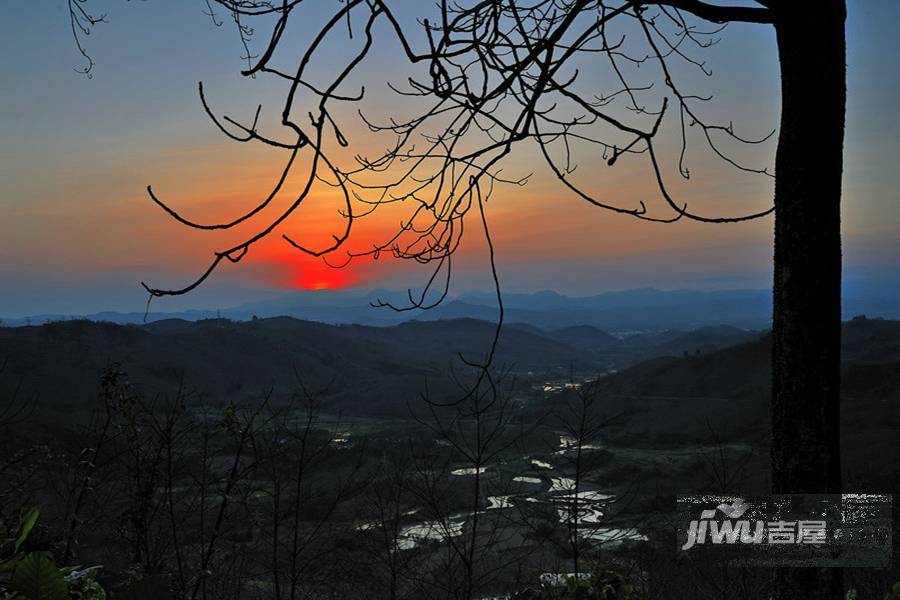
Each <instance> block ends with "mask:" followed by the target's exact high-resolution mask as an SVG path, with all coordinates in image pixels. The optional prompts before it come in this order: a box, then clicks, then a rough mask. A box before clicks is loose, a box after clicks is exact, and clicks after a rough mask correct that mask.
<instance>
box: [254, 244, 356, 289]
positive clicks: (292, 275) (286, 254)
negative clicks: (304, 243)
mask: <svg viewBox="0 0 900 600" xmlns="http://www.w3.org/2000/svg"><path fill="white" fill-rule="evenodd" d="M279 246H281V244H267V245H266V246H264V247H260V248H259V249H258V252H257V253H256V256H255V257H254V258H253V262H255V263H258V264H259V263H262V265H264V266H265V267H268V268H264V269H263V271H267V272H269V273H270V276H269V278H270V280H274V283H276V284H277V285H278V286H279V287H283V288H288V289H292V290H335V289H340V288H344V287H347V286H350V285H354V284H356V283H359V276H358V275H357V274H356V273H354V272H353V271H352V270H351V269H352V268H353V267H352V265H348V266H347V267H344V268H340V269H337V268H333V267H330V266H328V264H326V263H325V261H324V260H322V259H321V258H317V257H315V256H310V255H309V254H305V253H303V252H300V251H299V250H295V249H293V248H291V247H289V246H285V247H279Z"/></svg>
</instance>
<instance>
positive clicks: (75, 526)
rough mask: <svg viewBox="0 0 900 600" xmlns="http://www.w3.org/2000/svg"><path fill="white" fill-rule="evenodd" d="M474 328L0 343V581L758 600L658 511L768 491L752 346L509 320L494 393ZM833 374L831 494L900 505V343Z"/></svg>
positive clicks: (754, 577)
mask: <svg viewBox="0 0 900 600" xmlns="http://www.w3.org/2000/svg"><path fill="white" fill-rule="evenodd" d="M490 334H491V326H490V325H489V324H486V323H483V322H479V321H472V320H463V321H447V322H433V323H407V324H404V325H401V326H398V327H391V328H366V327H359V326H343V327H336V326H327V325H322V324H317V323H310V322H303V321H296V320H293V319H262V320H255V321H248V322H242V323H234V322H228V321H224V320H211V321H205V322H199V323H189V322H185V321H168V322H158V323H154V324H151V325H148V326H141V327H138V326H118V325H110V324H104V323H94V322H87V321H75V322H63V323H54V324H49V325H44V326H41V327H22V328H0V354H2V356H3V357H6V358H5V362H4V363H3V364H4V367H3V372H2V374H0V398H2V401H3V404H2V408H0V419H2V430H0V457H2V458H0V527H2V531H0V537H2V538H3V539H7V540H8V542H7V543H6V544H4V546H3V548H2V550H0V552H2V554H0V561H3V566H2V567H0V569H2V573H0V578H2V579H0V582H2V583H0V585H2V586H4V587H5V588H6V589H7V590H8V592H7V593H8V594H9V595H11V597H24V598H42V599H43V598H47V599H55V598H68V597H73V598H83V599H89V598H103V597H111V598H126V599H132V598H134V599H137V598H163V599H164V598H173V599H174V598H178V599H181V598H191V599H199V598H202V599H204V600H205V599H213V598H216V599H218V598H261V599H262V598H266V599H269V598H272V599H279V600H281V599H291V600H294V599H298V598H351V599H353V598H360V599H363V598H389V599H400V598H408V599H417V598H423V599H424V598H466V599H469V598H486V597H504V598H505V597H513V598H553V597H572V598H604V599H613V598H615V599H630V600H636V599H649V598H666V599H668V598H685V599H687V598H728V599H732V598H734V599H751V598H768V597H769V595H770V594H771V592H772V590H771V583H770V580H771V573H770V572H769V571H768V570H766V569H760V568H750V567H745V566H740V565H737V564H729V563H727V562H724V561H723V562H721V563H718V564H715V563H709V562H705V563H703V564H699V563H696V562H692V561H688V560H686V559H685V558H684V556H683V555H679V554H678V553H677V552H676V544H675V535H674V527H675V523H673V522H672V521H671V512H672V508H673V498H674V495H675V494H676V493H689V492H690V493H693V492H724V493H747V494H752V493H765V492H766V491H767V490H768V488H769V483H770V482H769V479H768V473H769V458H768V439H769V432H768V426H767V423H768V420H767V408H766V407H767V394H768V381H769V377H770V374H769V347H768V346H769V343H770V341H769V337H768V335H767V334H764V333H759V332H745V331H741V330H736V329H734V328H727V327H722V328H705V329H702V330H698V331H694V332H674V333H673V332H648V333H644V334H640V335H635V336H633V337H630V338H627V339H624V340H622V339H619V338H615V337H612V336H609V335H607V334H605V333H604V332H602V331H600V330H597V329H593V328H567V329H565V330H554V331H543V330H538V329H535V328H529V327H526V326H520V327H515V326H513V327H510V328H508V329H507V330H506V332H505V334H504V338H503V340H504V343H503V345H502V346H501V348H500V350H499V353H498V357H497V364H498V365H499V364H502V365H505V368H504V369H502V372H500V373H498V376H497V381H499V384H498V386H497V387H496V388H491V387H490V386H484V385H482V386H480V387H473V385H474V384H473V381H472V379H471V377H470V376H469V375H468V374H467V372H466V370H465V369H464V365H463V364H462V363H461V362H460V361H459V358H458V357H457V351H461V352H462V353H463V355H465V354H466V353H467V352H475V351H476V350H477V349H478V348H479V347H483V345H484V340H485V339H487V338H489V336H490ZM843 357H844V365H843V371H844V388H843V394H844V397H843V405H842V411H843V412H842V431H843V435H844V445H843V447H844V454H845V456H844V469H845V473H844V479H845V481H846V482H847V486H846V487H847V490H848V491H857V492H891V491H893V492H896V491H898V490H900V465H898V463H897V461H896V456H897V451H896V448H897V437H896V431H897V427H898V410H897V408H896V407H897V406H898V401H900V323H898V322H894V321H882V320H877V319H856V320H853V321H851V322H849V323H847V324H845V326H844V350H843ZM454 361H455V362H454ZM473 389H474V390H475V391H474V392H473V393H466V392H469V391H471V390H473ZM898 537H900V536H898V535H897V534H896V532H895V539H897V538H898ZM896 555H897V553H896V552H895V556H896ZM59 567H63V568H62V569H60V568H59ZM846 575H847V578H846V579H847V585H848V586H852V587H853V589H854V590H855V592H854V593H855V594H856V596H855V597H856V598H859V599H863V598H877V599H879V600H881V599H883V598H884V597H885V596H884V594H885V592H886V591H887V590H889V589H890V586H891V584H892V583H893V582H895V581H897V580H898V579H900V575H898V570H897V568H896V561H895V568H894V569H893V570H853V571H850V570H848V572H847V574H846ZM15 594H19V595H18V596H16V595H15Z"/></svg>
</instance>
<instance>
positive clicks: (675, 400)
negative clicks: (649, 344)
mask: <svg viewBox="0 0 900 600" xmlns="http://www.w3.org/2000/svg"><path fill="white" fill-rule="evenodd" d="M702 334H703V332H702V331H700V332H698V335H702ZM688 337H694V336H693V334H688ZM770 344H771V336H770V334H768V333H766V334H762V335H759V334H757V336H756V339H754V340H753V341H750V342H746V343H742V344H738V345H736V346H731V347H727V348H724V349H720V350H716V351H712V352H707V353H701V354H699V355H693V354H690V355H688V356H677V357H676V356H669V357H658V358H653V359H651V360H648V361H645V362H642V363H640V364H637V365H635V366H632V367H630V368H627V369H625V370H623V371H622V372H620V373H618V374H615V375H612V376H610V377H607V378H604V379H603V380H601V381H600V382H598V384H597V385H598V389H599V390H600V393H601V394H602V395H603V398H604V402H605V410H606V411H607V412H608V413H609V414H622V415H624V418H623V421H622V423H623V424H622V426H621V429H620V430H619V432H618V434H617V435H618V436H621V437H627V441H628V442H632V443H633V442H635V440H648V443H651V442H650V441H651V440H652V443H655V444H665V443H667V442H670V443H676V444H684V443H685V440H696V441H702V440H707V441H709V440H711V439H713V438H714V437H718V438H719V439H721V440H724V441H725V442H727V443H735V442H741V443H748V444H753V445H757V446H759V448H760V449H759V450H758V451H762V452H764V451H765V447H767V445H768V439H769V425H768V397H769V394H770V385H771V383H770V378H771V358H770ZM841 396H842V403H841V419H842V440H843V441H842V444H843V450H842V452H843V454H844V456H845V459H846V460H845V465H844V470H845V473H846V474H847V481H848V482H853V481H859V482H864V483H865V486H866V487H865V489H879V490H881V491H885V490H888V491H889V490H897V489H900V465H897V464H896V461H893V462H892V461H886V460H885V459H886V457H889V456H894V455H895V454H896V429H897V427H898V426H900V322H898V321H887V320H882V319H862V318H860V319H854V320H851V321H849V322H846V323H845V324H844V326H843V344H842V389H841ZM875 484H877V486H876V487H872V486H873V485H875ZM861 485H862V484H861ZM878 486H880V487H878ZM848 489H849V488H848Z"/></svg>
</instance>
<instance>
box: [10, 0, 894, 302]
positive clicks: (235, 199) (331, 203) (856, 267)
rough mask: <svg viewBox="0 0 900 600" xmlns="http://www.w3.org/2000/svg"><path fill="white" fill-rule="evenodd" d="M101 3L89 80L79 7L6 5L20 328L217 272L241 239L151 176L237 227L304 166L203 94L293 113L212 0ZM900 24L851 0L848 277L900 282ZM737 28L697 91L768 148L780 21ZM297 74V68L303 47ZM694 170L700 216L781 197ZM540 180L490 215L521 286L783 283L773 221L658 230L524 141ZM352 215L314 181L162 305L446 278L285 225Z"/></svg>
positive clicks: (374, 235)
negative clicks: (587, 194) (260, 233)
mask: <svg viewBox="0 0 900 600" xmlns="http://www.w3.org/2000/svg"><path fill="white" fill-rule="evenodd" d="M91 2H92V6H93V8H92V10H93V11H94V12H95V13H103V12H107V13H108V15H109V17H108V21H109V22H108V23H105V24H102V25H101V26H99V27H98V28H97V29H96V30H95V31H94V33H92V35H91V36H89V37H88V38H86V40H85V41H86V44H87V48H88V49H89V51H90V53H91V55H92V56H93V57H94V59H95V60H96V66H95V70H94V75H93V77H92V78H90V79H88V78H87V77H85V76H84V75H81V74H79V73H77V72H75V70H74V68H75V67H79V66H81V65H82V64H83V63H82V59H81V57H80V55H79V54H78V53H77V50H76V48H75V46H74V43H73V40H72V36H71V31H70V29H69V27H70V24H69V21H68V13H67V10H66V2H65V1H64V0H41V1H39V2H29V3H15V4H10V5H9V6H5V7H4V8H3V23H4V30H3V35H2V38H0V39H2V42H0V43H2V44H3V50H4V52H3V55H4V57H5V60H4V61H3V63H2V66H0V69H2V80H3V84H2V85H0V106H2V110H0V131H2V135H0V209H2V211H0V237H2V240H3V243H2V245H0V316H21V315H25V314H38V313H43V312H60V313H68V314H79V313H88V312H95V311H99V310H127V311H134V310H141V309H142V307H143V303H144V301H145V300H146V295H145V294H144V292H143V291H142V290H141V288H140V286H139V282H140V281H142V280H145V281H148V282H150V283H152V284H154V285H159V286H163V287H180V286H182V285H184V284H186V283H188V282H189V281H190V280H191V279H192V278H194V277H195V276H196V275H197V274H199V273H201V272H202V271H203V270H204V269H205V267H206V265H207V264H208V263H209V260H210V258H211V257H212V253H213V251H215V250H218V249H221V248H224V247H227V244H228V243H229V241H231V242H233V241H234V240H235V239H237V238H236V237H235V236H239V235H241V232H235V233H225V234H220V233H218V232H203V231H194V230H190V229H186V228H185V227H184V226H182V225H180V224H178V223H176V222H174V221H173V220H172V219H171V218H170V217H168V216H167V215H166V214H164V213H163V212H162V211H161V210H160V209H159V208H158V207H157V206H155V205H154V204H153V203H152V202H151V201H150V200H149V199H148V197H147V195H146V192H145V188H146V186H147V185H148V184H152V185H153V187H154V189H155V190H156V191H157V192H158V193H159V194H160V195H162V196H163V197H164V198H165V199H166V201H168V202H169V203H170V204H171V205H172V206H175V207H177V208H178V209H179V210H181V211H183V212H184V213H185V214H186V215H187V216H190V217H192V218H195V219H198V220H204V221H206V220H215V218H219V219H221V218H231V217H234V216H236V215H238V214H241V213H242V212H243V211H246V210H247V209H249V208H250V207H251V206H252V205H253V204H254V203H255V202H256V201H258V198H260V197H261V196H264V195H265V194H266V193H267V191H268V189H269V188H270V187H271V186H272V184H273V182H274V179H275V178H277V176H278V173H279V170H280V167H281V165H282V163H283V161H284V153H283V151H278V150H273V149H271V148H262V147H254V146H251V145H249V144H238V143H235V142H232V141H230V140H228V139H226V138H225V137H224V136H222V134H221V132H219V131H218V130H217V129H216V128H215V127H214V126H213V125H212V123H211V122H210V121H209V119H208V118H207V117H206V116H205V114H204V113H203V110H202V107H201V105H200V102H199V100H198V96H197V82H198V81H200V80H202V81H203V82H204V85H205V86H206V90H207V94H208V97H209V100H210V103H211V104H212V106H213V108H214V109H215V110H216V111H217V112H219V113H224V114H230V115H234V116H235V117H240V118H242V119H247V118H252V115H253V112H254V111H255V109H256V105H257V104H258V103H262V104H263V106H264V111H268V112H267V113H264V119H266V118H267V117H266V116H265V115H266V114H268V115H269V117H271V115H273V114H277V113H278V111H279V110H280V102H281V101H282V98H283V92H284V85H283V84H282V83H281V82H277V81H273V80H271V79H268V78H266V77H265V76H262V77H259V78H257V79H252V80H251V79H247V78H243V77H241V76H240V74H239V70H240V68H241V67H242V65H243V63H242V61H241V58H240V56H241V51H242V49H241V47H240V40H239V39H238V37H237V34H236V32H235V30H234V27H233V24H232V23H230V22H229V21H227V20H226V22H225V24H224V26H222V27H216V26H214V25H213V24H212V22H211V20H210V18H209V17H208V16H206V15H204V14H203V9H204V8H205V4H204V3H203V2H202V1H200V0H197V1H185V0H148V1H147V2H130V3H128V2H123V1H121V0H105V1H102V0H91ZM334 4H335V2H334V1H332V0H319V2H318V5H321V7H322V8H321V9H319V8H315V6H314V5H315V3H314V2H312V3H311V6H313V8H312V9H311V10H312V14H313V15H316V14H319V15H323V14H325V10H326V9H327V10H332V9H333V6H334ZM397 4H398V6H399V5H402V4H403V3H402V2H398V3H397ZM406 4H407V5H408V7H409V11H408V12H407V13H406V14H411V13H412V12H414V10H413V9H414V8H415V7H416V6H417V3H416V2H406ZM313 20H314V19H313ZM898 22H900V3H898V2H896V0H849V18H848V26H847V31H848V115H847V132H846V152H845V157H846V161H845V175H844V226H843V231H844V256H845V266H846V273H847V276H848V279H853V278H855V277H859V278H864V277H870V278H872V277H876V278H877V277H892V278H897V277H898V273H900V241H898V234H900V203H898V202H897V200H898V189H900V168H898V156H900V124H898V119H897V115H896V111H897V107H898V106H900V36H897V34H896V30H895V29H896V24H897V23H898ZM291 33H292V34H293V35H296V36H298V37H302V36H303V35H304V33H305V32H304V31H303V30H302V28H300V29H297V30H295V31H292V32H291ZM376 33H377V31H376ZM385 33H386V32H385ZM264 35H265V34H264V32H260V39H259V41H256V42H254V43H256V44H259V43H261V40H262V37H263V36H264ZM376 37H378V36H376ZM721 37H722V41H721V42H720V43H719V44H717V45H716V46H714V47H712V48H710V49H708V50H705V51H704V52H703V53H702V56H703V58H704V60H706V61H707V66H708V67H709V68H710V69H711V70H712V71H713V73H714V75H713V77H711V78H696V77H694V78H693V79H691V80H690V81H691V82H694V81H696V85H697V86H698V88H697V89H698V93H704V94H705V93H713V94H715V99H714V102H713V103H710V105H709V107H708V108H707V109H705V110H706V113H705V114H708V115H711V117H714V119H713V120H718V121H724V122H726V123H727V122H728V121H729V120H734V122H735V126H736V127H738V128H739V129H740V130H741V131H743V132H748V134H750V135H757V134H759V135H765V133H767V132H768V131H770V130H771V129H773V128H775V127H776V126H777V121H778V110H779V103H778V86H779V82H778V70H777V55H776V51H775V44H774V35H773V33H772V31H771V28H770V27H767V26H752V25H733V26H730V27H729V28H727V29H726V30H725V31H724V32H723V33H722V34H721ZM379 39H381V40H383V43H382V46H381V47H378V52H377V53H376V54H375V55H374V56H373V58H372V59H371V60H370V61H369V62H368V64H367V66H366V70H365V80H364V81H361V82H359V81H358V82H356V83H363V84H365V85H366V87H367V92H370V94H369V97H368V98H367V100H366V101H365V102H364V103H363V104H362V106H361V107H362V108H364V109H365V112H366V113H367V114H371V115H373V116H377V117H385V118H387V117H389V116H390V115H391V114H392V110H395V109H396V106H397V103H398V102H399V101H398V100H397V99H396V98H394V97H393V96H392V93H391V92H390V91H389V90H388V89H387V88H386V85H385V82H386V81H392V82H394V83H403V82H404V81H405V79H406V77H407V75H408V74H409V73H410V72H411V71H409V70H408V69H407V67H406V65H405V63H404V61H403V59H402V57H400V55H399V53H398V52H397V48H396V44H395V43H393V41H392V40H391V39H390V37H389V36H387V35H384V36H381V38H379ZM301 46H302V43H299V42H298V44H297V45H296V47H298V48H299V47H301ZM283 64H290V57H289V56H288V55H286V56H285V57H284V60H283ZM329 67H332V68H333V65H329V63H328V60H327V59H322V58H320V59H319V61H318V63H317V64H316V66H315V72H316V73H320V74H327V73H328V70H329ZM351 87H352V86H351ZM357 87H358V85H357ZM353 117H354V116H353V115H352V114H350V115H348V118H347V120H346V121H345V122H344V127H345V130H344V132H345V134H346V135H347V137H348V138H349V140H350V142H351V147H352V148H353V149H354V150H356V151H360V152H361V153H365V152H364V151H365V150H367V149H371V148H374V146H372V145H371V144H373V142H371V141H369V138H368V137H366V136H367V132H365V131H364V127H363V126H362V123H361V122H360V120H359V119H358V117H357V118H353ZM264 122H266V121H265V120H264ZM272 131H277V129H276V128H274V127H273V128H272ZM669 133H674V130H673V131H672V132H669ZM354 142H356V143H357V145H356V146H355V147H354V146H353V144H354ZM663 148H664V149H669V150H676V151H677V146H676V145H674V144H672V143H667V142H663ZM774 148H775V146H774V144H768V145H767V146H765V147H764V148H759V149H756V150H753V151H752V153H751V154H748V155H747V156H748V159H750V160H755V161H756V164H759V165H760V166H769V167H770V166H771V164H772V162H773V161H772V159H773V156H774V155H773V152H774ZM357 149H359V150H357ZM667 154H668V155H671V154H672V153H671V152H667ZM672 158H673V157H672V156H667V158H666V160H667V163H666V166H667V168H671V169H672V171H673V174H675V175H676V176H677V172H675V171H674V160H673V159H672ZM689 160H690V167H691V172H692V178H691V180H690V181H689V182H685V183H678V184H677V186H676V188H675V189H676V190H677V192H678V193H679V196H680V197H683V198H687V199H689V201H690V204H691V207H692V208H693V209H696V210H698V211H702V212H707V213H713V214H717V215H718V214H740V213H742V212H747V211H755V210H761V209H764V208H766V207H768V206H769V204H770V202H771V195H772V182H771V180H770V179H768V178H766V177H760V176H753V175H747V174H740V173H736V172H735V171H734V170H733V169H731V168H726V167H723V166H722V165H721V164H720V163H719V162H716V161H714V160H713V159H712V158H710V157H709V156H708V153H705V152H700V151H697V152H696V154H694V153H693V152H692V153H691V154H689ZM578 163H579V171H578V172H579V174H580V176H581V177H583V178H584V179H582V181H584V182H585V184H586V185H588V186H589V187H590V188H591V189H592V190H595V191H597V192H598V193H601V192H602V195H603V196H604V197H608V198H611V199H615V201H616V203H617V204H621V205H626V206H631V205H635V204H636V203H637V202H638V201H639V200H641V199H645V198H651V199H654V198H658V194H656V193H655V188H654V185H653V184H652V182H651V179H650V177H651V172H650V170H649V169H648V167H647V165H646V163H644V162H641V161H633V162H625V161H623V163H622V164H620V165H616V166H615V167H611V168H610V167H607V166H606V164H605V161H603V160H602V158H601V157H599V156H596V157H594V156H591V155H587V154H582V155H581V156H580V157H578ZM531 172H534V176H533V177H532V179H531V181H530V183H529V184H528V185H527V186H526V187H516V186H507V187H502V188H499V189H498V190H497V192H496V195H495V196H494V197H493V198H492V199H491V201H490V203H489V206H488V219H489V221H490V225H491V230H492V232H493V236H494V243H495V246H496V250H497V259H498V269H499V273H500V277H501V280H502V283H503V286H504V288H505V289H508V290H513V291H536V290H542V289H555V290H558V291H560V292H563V293H568V294H573V295H584V294H593V293H599V292H603V291H608V290H617V289H625V288H632V287H647V286H653V287H660V288H703V289H716V288H744V287H753V288H764V287H767V286H768V285H769V277H770V267H769V263H770V260H771V242H772V220H771V218H764V219H761V220H759V221H756V222H750V223H742V224H733V225H706V224H700V223H692V222H678V223H674V224H668V225H662V224H655V223H646V222H641V221H637V220H635V219H633V218H630V217H628V216H623V215H616V214H612V213H609V212H605V211H602V210H598V209H597V208H593V207H590V206H588V205H587V204H586V203H584V202H583V201H581V200H579V199H578V198H576V197H574V196H573V195H572V194H571V193H569V192H567V191H566V190H565V189H564V188H563V186H562V185H561V184H560V183H559V182H558V181H556V179H555V178H554V177H552V175H551V174H550V173H549V172H548V170H547V168H546V167H545V166H543V163H542V162H541V161H540V160H538V154H537V152H536V151H535V149H534V148H532V147H530V146H526V145H523V146H522V147H521V148H520V149H519V150H518V151H516V152H514V153H513V155H512V156H511V157H509V158H508V159H507V161H506V163H505V168H504V173H505V174H507V175H508V176H511V177H514V176H524V175H526V174H528V173H531ZM673 180H674V178H673ZM289 183H291V182H289ZM340 206H341V205H340V202H339V201H338V198H337V196H336V194H335V193H334V192H333V191H329V190H327V189H322V190H315V193H314V194H312V195H311V197H310V199H309V202H308V203H306V205H305V206H304V207H303V208H302V209H301V210H300V211H298V212H297V213H296V214H295V215H294V216H293V217H292V218H291V219H289V221H288V222H287V223H286V224H285V226H284V227H282V228H281V229H279V230H278V231H277V232H276V234H277V235H274V236H272V239H271V240H267V241H264V242H262V243H260V245H259V246H256V247H254V248H252V249H251V251H250V252H249V253H248V256H247V258H246V259H245V260H243V261H242V262H241V263H239V264H237V265H231V264H226V265H225V266H224V267H223V268H222V269H221V271H219V272H218V273H216V275H215V276H214V277H213V278H212V279H211V280H210V281H209V282H208V285H207V286H206V287H205V288H203V289H201V290H199V291H198V292H197V293H196V294H193V295H191V296H188V297H185V298H179V299H175V300H162V301H160V302H158V303H157V304H156V305H155V308H156V309H157V310H167V309H171V310H175V309H181V308H185V307H198V308H211V307H212V308H214V307H216V306H221V307H227V306H231V305H234V304H238V303H240V302H242V301H245V300H249V299H253V298H257V297H261V296H263V295H268V294H272V293H283V292H285V291H288V290H301V289H323V288H327V289H331V288H345V287H348V286H349V287H351V288H358V289H361V290H365V289H369V288H375V287H386V288H403V287H406V286H408V285H416V284H418V283H421V282H422V281H424V279H425V278H426V277H427V275H428V271H427V270H426V269H423V268H422V267H420V266H416V265H415V264H409V263H408V262H406V261H397V260H392V259H390V258H389V257H385V258H382V259H381V260H379V261H377V262H373V261H371V260H367V261H360V262H358V263H352V264H351V266H350V267H348V268H347V269H343V270H338V271H335V270H332V269H329V268H328V267H327V266H326V265H324V264H323V263H322V262H321V261H319V260H316V259H313V258H310V257H308V256H304V255H301V254H299V253H297V252H296V251H294V250H292V249H291V248H289V247H288V246H287V245H286V244H285V243H284V242H283V241H282V240H281V239H280V234H281V233H287V234H289V235H291V236H292V237H295V238H298V239H304V240H309V241H310V242H311V243H313V242H317V241H318V242H321V241H323V240H327V239H329V238H330V236H331V235H332V234H335V233H339V232H340V229H341V226H342V225H341V223H342V222H341V218H340V216H339V214H338V212H337V211H338V209H339V208H340ZM648 208H651V210H652V209H654V208H655V209H658V210H659V212H660V214H662V213H663V212H664V210H663V208H662V206H660V205H659V204H658V200H653V201H648ZM471 216H472V217H475V216H476V215H474V214H473V215H471ZM401 218H402V214H401V213H400V212H398V211H396V210H385V211H384V214H383V215H382V214H379V215H375V216H373V217H371V219H369V220H368V222H367V223H366V224H364V225H362V226H361V227H360V228H359V229H358V230H357V231H355V232H354V234H353V237H352V238H351V241H350V242H349V246H348V247H349V248H351V249H361V248H367V247H371V245H372V243H373V240H375V239H381V238H383V237H384V236H385V235H388V234H389V233H390V231H392V228H395V227H396V226H397V223H398V222H399V219H401ZM470 229H471V237H467V238H466V241H465V242H464V246H463V248H462V251H461V254H460V256H459V258H458V262H457V265H455V271H456V273H455V278H454V289H455V290H457V291H464V290H470V289H475V288H480V287H483V286H484V285H485V283H486V281H487V269H486V267H487V265H486V259H485V253H484V242H483V240H481V238H479V237H478V235H477V229H476V227H475V226H474V220H473V225H470ZM243 231H244V232H246V231H247V230H243ZM467 236H468V234H467Z"/></svg>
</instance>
